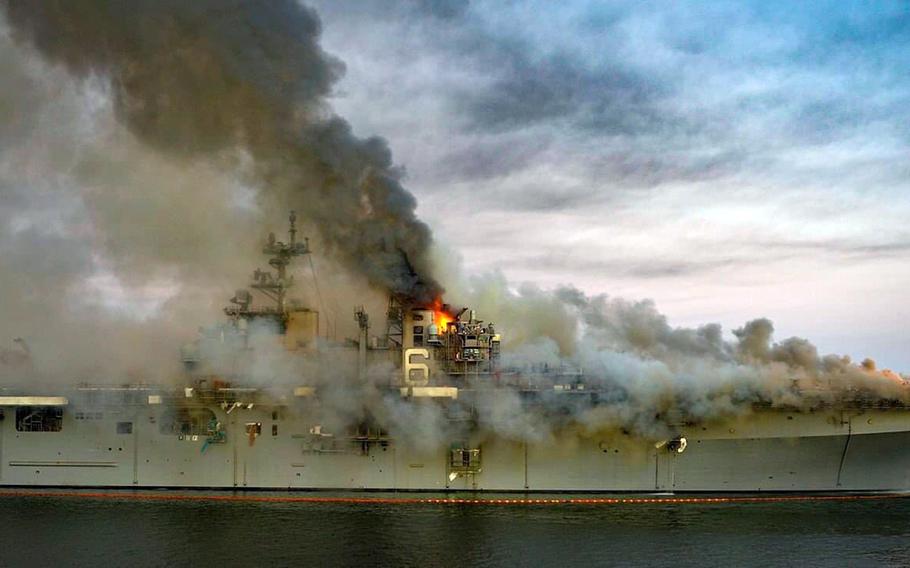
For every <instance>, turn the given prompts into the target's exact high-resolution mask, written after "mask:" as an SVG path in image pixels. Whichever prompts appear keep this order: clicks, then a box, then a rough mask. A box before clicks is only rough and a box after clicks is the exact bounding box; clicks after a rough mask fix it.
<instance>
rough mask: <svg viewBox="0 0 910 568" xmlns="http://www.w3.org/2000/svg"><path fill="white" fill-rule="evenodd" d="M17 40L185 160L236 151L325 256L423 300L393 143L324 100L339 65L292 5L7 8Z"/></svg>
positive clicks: (421, 239) (416, 244) (426, 281)
mask: <svg viewBox="0 0 910 568" xmlns="http://www.w3.org/2000/svg"><path fill="white" fill-rule="evenodd" d="M0 6H2V8H3V13H4V14H5V16H6V19H7V21H8V23H9V25H10V26H11V28H12V32H13V37H14V38H15V39H16V40H18V41H20V42H22V43H25V44H27V45H29V46H31V47H33V48H35V49H36V50H37V51H38V52H40V53H41V54H42V55H43V57H44V58H45V59H46V60H48V61H50V62H53V63H55V64H59V65H62V66H63V67H65V68H66V69H67V70H68V71H69V72H70V73H71V74H73V75H75V76H78V77H82V78H86V79H89V78H94V79H98V78H100V79H101V80H102V82H103V84H104V85H105V86H106V88H107V89H109V95H110V97H111V98H112V100H113V105H114V111H115V116H116V117H117V120H118V121H120V122H121V123H122V124H123V125H124V126H125V127H126V128H127V129H128V130H129V131H130V132H131V133H132V134H133V135H135V136H136V137H137V138H138V139H139V140H141V141H142V142H143V143H145V144H147V145H148V146H150V147H151V148H154V149H155V150H157V151H159V152H161V153H162V154H165V155H168V156H171V157H172V158H175V159H178V160H186V161H193V160H198V159H218V158H223V157H224V156H226V155H229V154H236V153H238V152H239V153H242V154H244V155H246V156H247V157H248V158H249V159H250V160H251V162H252V163H251V164H250V165H249V166H248V167H247V168H246V170H245V171H246V173H247V174H249V175H250V176H251V178H252V180H253V185H255V186H256V187H257V188H258V189H259V190H260V195H259V200H260V203H261V206H262V207H263V208H265V209H269V208H285V209H286V208H288V207H289V206H290V207H293V208H296V209H297V210H298V211H299V212H300V213H301V214H302V216H304V217H305V218H306V219H308V220H309V221H310V222H311V223H312V224H313V225H314V226H315V227H316V229H317V231H318V233H319V236H321V238H322V244H323V246H324V247H325V248H326V249H327V252H328V253H329V254H331V255H333V256H335V257H336V258H338V259H340V260H341V261H342V263H343V264H344V265H346V266H348V267H350V268H352V269H354V270H356V271H357V272H358V273H361V274H363V275H365V276H366V278H367V279H368V281H369V282H370V283H371V284H372V285H373V286H376V287H378V288H380V289H382V290H386V291H388V292H390V293H392V294H394V295H397V296H400V297H403V298H405V299H412V300H418V301H426V300H428V299H430V298H432V297H434V296H436V295H437V294H438V293H439V292H440V287H439V285H438V284H437V283H436V282H435V281H434V280H433V278H432V277H431V275H430V268H429V259H428V253H427V251H428V248H429V246H430V243H431V234H430V231H429V229H428V227H427V226H426V225H425V224H424V223H422V222H421V221H419V220H418V219H417V217H416V215H415V212H414V211H415V208H416V200H415V199H414V197H413V196H412V195H411V194H410V193H409V192H407V191H406V190H405V189H404V188H403V187H402V185H401V183H400V179H401V172H400V171H399V170H398V169H396V168H395V167H394V165H393V163H392V158H391V154H390V152H389V149H388V146H387V144H386V142H385V141H384V140H382V139H380V138H368V139H360V138H357V137H355V136H354V135H353V134H352V132H351V128H350V126H349V124H348V123H347V122H345V121H344V120H343V119H341V118H339V117H338V116H334V115H333V114H332V113H331V112H330V110H329V109H328V107H327V105H326V104H325V98H326V97H327V96H328V95H329V94H330V93H331V90H332V86H333V84H334V83H335V82H336V81H337V79H338V78H339V77H340V75H341V74H342V72H343V70H344V69H343V65H342V64H341V62H339V61H338V60H336V59H335V58H333V57H331V56H329V55H328V54H326V53H325V52H323V50H322V49H321V48H320V47H319V45H318V39H319V34H320V23H319V20H318V18H317V16H316V14H315V13H314V12H313V11H312V10H311V9H309V8H306V7H304V6H301V5H300V4H298V3H297V2H295V1H293V0H276V1H270V2H265V3H259V2H246V1H227V2H224V1H215V0H202V1H192V2H185V1H181V0H140V1H136V2H117V1H107V2H106V1H101V0H89V1H84V2H68V1H65V0H59V1H49V2H30V1H18V0H4V1H3V2H0Z"/></svg>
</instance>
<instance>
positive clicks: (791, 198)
mask: <svg viewBox="0 0 910 568" xmlns="http://www.w3.org/2000/svg"><path fill="white" fill-rule="evenodd" d="M310 4H311V5H312V6H313V7H315V8H316V10H317V12H318V14H319V17H320V18H321V20H322V24H323V37H322V45H323V47H324V48H325V49H326V51H328V52H329V53H331V54H333V55H336V56H337V57H338V58H339V59H341V60H342V61H343V62H344V64H345V73H344V76H343V78H342V79H341V80H340V81H339V82H338V84H337V85H336V88H335V91H334V92H333V94H332V97H331V103H332V105H333V107H334V108H335V109H336V111H337V112H338V113H339V114H341V115H342V116H344V117H345V118H347V119H348V120H349V121H350V122H351V124H352V125H353V127H354V131H355V133H356V134H357V135H360V136H366V135H380V136H382V137H384V138H386V139H387V140H388V142H389V145H390V147H391V149H392V151H393V155H394V159H395V161H396V162H397V163H398V164H400V166H401V167H402V168H404V170H405V171H406V172H407V175H406V178H405V180H404V183H405V185H406V187H407V188H408V189H409V190H410V191H412V192H413V193H414V194H415V196H416V197H417V199H418V203H419V205H418V213H419V214H420V216H421V217H422V218H423V219H424V220H425V221H426V222H427V223H429V225H430V226H431V227H432V229H433V231H434V233H435V234H436V239H437V240H438V241H439V242H442V243H445V245H446V246H447V247H449V248H450V249H452V250H453V251H454V252H455V253H456V254H457V255H459V256H460V257H461V260H462V262H463V265H464V268H465V269H466V270H467V271H468V272H469V273H471V274H484V273H488V272H490V271H501V272H502V273H503V274H504V275H505V276H506V277H507V278H508V279H509V280H510V281H511V282H513V283H515V284H516V285H517V283H522V282H530V283H533V284H536V285H538V286H540V287H543V288H553V287H556V286H558V285H562V284H572V285H575V286H577V287H578V288H580V289H582V290H584V291H585V292H588V293H589V294H598V293H606V294H609V295H611V296H621V297H626V298H629V299H644V298H650V299H653V300H654V301H655V302H656V304H657V307H658V308H659V309H660V310H661V311H663V312H664V313H666V314H667V315H668V317H669V319H670V323H671V324H673V325H686V326H690V325H699V324H702V323H706V322H718V323H721V324H723V326H724V328H725V329H727V330H730V329H732V328H736V327H739V326H741V325H742V324H743V323H744V322H745V321H747V320H749V319H752V318H755V317H768V318H770V319H772V320H773V321H774V322H775V327H776V337H778V338H784V337H788V336H791V335H796V336H801V337H809V338H811V339H812V340H813V341H814V342H815V343H816V344H817V345H818V347H819V350H820V351H821V352H823V353H827V352H836V353H844V354H849V355H851V356H853V357H854V358H856V359H861V358H863V357H866V356H869V357H872V358H873V359H875V360H876V361H878V363H879V365H880V366H885V367H890V368H894V369H896V370H899V371H904V372H906V371H910V349H908V346H910V331H908V326H907V325H906V323H905V322H906V320H907V317H908V315H910V310H908V307H907V305H908V302H907V299H908V294H907V292H906V290H907V288H908V285H910V262H908V261H910V225H908V223H907V219H908V218H910V75H908V74H907V73H906V69H907V68H908V66H910V7H908V6H907V5H906V4H905V3H902V2H886V1H882V2H872V3H861V2H842V1H840V2H800V3H793V2H773V1H772V2H769V1H761V2H729V3H698V2H687V3H669V2H582V1H571V2H502V1H498V2H484V1H472V2H458V1H453V2H444V1H431V0H424V1H417V0H415V1H408V2H386V1H379V0H376V1H360V0H358V1H353V0H351V1H339V0H317V1H314V2H311V3H310Z"/></svg>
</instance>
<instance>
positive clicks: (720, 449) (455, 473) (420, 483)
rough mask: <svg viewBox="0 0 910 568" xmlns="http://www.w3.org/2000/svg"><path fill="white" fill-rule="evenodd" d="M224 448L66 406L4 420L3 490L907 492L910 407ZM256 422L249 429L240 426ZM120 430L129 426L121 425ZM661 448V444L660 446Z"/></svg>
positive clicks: (261, 442) (304, 437) (256, 438)
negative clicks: (658, 432) (417, 443)
mask: <svg viewBox="0 0 910 568" xmlns="http://www.w3.org/2000/svg"><path fill="white" fill-rule="evenodd" d="M208 408H209V410H211V411H212V412H214V413H215V414H216V416H217V417H218V419H219V420H220V421H222V422H223V423H224V424H225V425H226V426H225V428H226V431H225V434H226V435H225V439H224V440H223V441H222V442H221V443H214V444H209V445H207V447H206V448H205V450H204V451H203V446H204V445H206V438H205V436H199V435H192V434H187V435H183V434H174V433H170V432H162V430H161V427H160V424H161V421H162V420H163V419H164V418H165V417H164V416H163V414H164V412H166V410H165V409H164V407H154V406H149V407H145V408H143V407H134V408H130V407H108V408H104V409H102V410H100V411H96V412H83V413H76V412H71V411H70V410H69V409H67V411H66V412H65V413H64V414H63V418H62V427H61V428H60V430H59V431H53V432H28V431H26V432H23V431H19V430H18V429H17V427H16V421H15V420H11V419H9V418H10V414H11V413H12V412H14V409H13V408H9V407H7V408H6V414H7V416H6V418H7V419H5V420H3V421H0V486H65V487H99V486H104V487H176V488H226V489H292V490H293V489H300V490H317V489H344V490H390V491H409V490H410V491H459V490H468V491H471V490H477V491H480V490H482V491H497V492H499V491H522V492H523V491H529V492H533V491H541V492H573V491H579V492H581V491H585V492H631V491H639V492H663V491H668V492H687V491H692V492H727V491H730V492H757V491H826V492H835V491H851V492H854V491H907V490H910V452H908V451H907V450H906V448H907V447H910V411H908V410H905V409H898V408H895V409H865V410H826V411H821V410H819V411H814V412H793V411H785V410H774V409H763V410H756V411H755V412H753V413H751V414H749V415H748V416H745V417H741V418H737V419H731V420H724V421H718V422H716V423H712V424H701V425H694V426H687V427H681V428H680V431H679V432H680V434H681V435H682V436H684V437H685V438H686V439H687V446H686V448H685V450H684V451H683V452H679V451H671V450H668V448H667V446H666V445H664V444H662V443H661V441H659V440H658V441H656V442H655V441H649V440H642V439H635V438H632V437H629V436H627V435H623V434H621V433H618V432H612V433H604V434H602V435H595V434H591V433H587V434H585V435H581V434H579V433H574V432H564V433H562V434H558V435H554V436H553V437H552V438H551V439H548V440H541V441H535V442H527V443H525V442H521V441H512V440H506V439H503V438H499V437H496V436H485V437H483V438H478V439H475V440H471V441H470V443H471V445H472V446H474V447H476V448H478V450H479V451H478V460H477V462H476V463H473V464H471V467H470V468H465V467H462V465H463V464H461V463H459V462H458V461H457V460H453V458H452V453H451V451H450V449H449V448H447V447H440V448H438V449H433V450H419V449H414V448H409V447H407V446H405V445H403V444H399V443H396V442H395V441H394V440H383V441H382V442H381V443H379V442H376V441H375V440H372V441H367V440H360V441H358V440H348V441H346V442H345V443H344V444H342V445H341V446H340V447H339V446H336V447H332V448H331V449H319V448H316V449H314V447H313V444H312V441H311V432H310V428H311V425H310V423H308V422H307V421H306V420H305V419H303V418H297V417H291V416H287V417H284V416H282V417H281V418H277V417H276V415H275V414H272V413H271V412H270V411H268V410H266V409H262V410H258V409H255V410H246V409H243V410H238V411H236V412H234V413H232V414H230V415H228V414H226V413H225V411H224V410H223V409H222V408H220V407H218V406H211V407H208ZM251 423H252V424H259V425H260V426H261V432H259V434H258V435H252V436H251V435H248V433H247V431H248V430H247V428H248V426H247V425H248V424H251ZM127 424H128V425H129V426H128V427H127V426H126V425H127ZM658 446H660V447H658Z"/></svg>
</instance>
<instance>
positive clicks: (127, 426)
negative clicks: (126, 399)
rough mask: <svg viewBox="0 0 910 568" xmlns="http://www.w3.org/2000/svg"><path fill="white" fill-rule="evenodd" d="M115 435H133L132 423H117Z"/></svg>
mask: <svg viewBox="0 0 910 568" xmlns="http://www.w3.org/2000/svg"><path fill="white" fill-rule="evenodd" d="M117 433H118V434H132V433H133V423H132V422H118V423H117Z"/></svg>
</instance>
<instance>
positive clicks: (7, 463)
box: [0, 214, 910, 491]
mask: <svg viewBox="0 0 910 568" xmlns="http://www.w3.org/2000/svg"><path fill="white" fill-rule="evenodd" d="M310 252H311V251H310V247H309V243H308V241H307V240H306V239H303V240H298V238H297V228H296V218H295V217H294V216H293V214H292V215H291V218H290V230H289V233H288V239H287V241H286V242H284V241H280V240H277V239H276V237H275V236H274V235H270V236H269V239H268V241H267V243H266V244H265V246H264V248H263V253H264V254H265V255H266V256H267V257H268V264H269V267H270V268H269V269H266V270H262V269H257V270H256V271H255V272H254V273H253V278H252V282H251V284H250V286H249V289H242V290H238V291H237V292H236V293H235V295H234V297H233V298H232V299H231V300H230V304H229V306H228V307H227V308H225V310H224V311H225V315H226V317H227V321H226V322H224V323H222V324H219V325H216V326H214V327H211V328H207V329H205V330H203V332H202V333H201V335H200V337H199V339H198V340H197V341H196V342H194V343H193V344H191V345H187V346H186V347H185V348H184V349H183V350H182V353H181V356H182V360H183V363H184V367H185V373H186V374H185V377H183V380H182V384H180V385H179V386H176V387H175V386H156V385H145V384H131V385H124V386H108V385H89V384H81V385H74V386H73V388H71V389H67V390H65V391H64V392H59V393H54V394H53V396H47V395H40V396H39V395H37V394H35V393H32V392H28V390H27V389H23V388H21V387H6V388H4V389H2V390H0V485H29V486H117V487H211V488H268V489H278V488H282V489H375V490H433V491H445V490H491V491H904V490H908V489H910V455H908V454H907V452H905V451H904V448H905V447H906V445H907V444H908V442H910V409H908V408H907V407H906V406H905V405H903V404H901V403H898V402H895V401H889V400H879V399H875V398H871V399H870V398H862V397H857V398H855V399H851V400H839V401H838V402H836V403H835V402H832V403H827V404H820V405H815V406H812V407H809V408H797V407H788V406H771V405H768V404H762V403H758V402H757V403H756V404H754V405H753V407H752V409H751V411H750V412H748V413H744V414H741V415H737V416H728V417H724V418H717V419H712V420H693V419H692V418H691V417H689V416H687V415H685V414H684V413H680V414H678V415H668V416H665V417H662V418H661V424H662V426H663V427H662V429H661V430H660V432H655V433H654V434H653V435H650V436H648V435H642V434H641V433H636V432H634V431H630V430H628V429H625V428H621V427H615V428H602V429H597V428H582V427H579V426H578V425H577V424H573V423H572V422H571V420H568V419H566V420H564V421H563V422H560V415H561V414H565V415H566V416H569V415H571V413H572V412H573V411H574V410H576V409H578V408H585V409H595V410H596V409H597V408H598V407H599V405H604V404H607V403H608V402H609V401H611V400H612V399H613V398H615V396H616V393H615V392H614V391H607V390H604V387H603V385H601V384H598V383H597V381H593V380H589V379H587V378H586V377H585V375H584V373H583V372H581V370H575V369H546V370H545V372H540V373H528V372H526V371H525V372H523V371H520V370H516V369H512V368H507V367H505V366H504V365H503V364H502V361H501V357H500V345H501V342H502V338H501V336H500V333H499V330H498V329H497V328H496V327H495V326H494V324H493V323H490V322H484V321H482V320H480V319H479V318H478V316H477V314H476V313H475V312H474V311H473V310H471V309H469V308H453V307H451V306H449V305H446V304H443V303H442V301H441V300H434V301H432V302H430V303H415V302H413V301H411V300H408V299H406V298H396V297H393V298H391V299H390V301H389V305H388V310H387V313H386V325H385V334H384V335H383V336H371V335H370V330H371V322H370V317H369V315H368V314H367V313H366V311H365V310H364V309H363V308H362V307H361V308H357V309H355V311H354V317H355V320H356V322H357V325H358V329H359V334H358V337H357V338H356V339H352V340H348V341H345V342H335V341H332V340H330V339H329V338H327V337H326V334H325V333H324V330H323V329H321V326H322V325H323V324H324V322H322V321H321V320H320V313H319V311H318V310H315V309H312V308H309V307H305V306H303V305H302V304H300V303H298V302H296V301H294V300H293V299H291V298H290V297H289V291H290V290H291V289H292V288H293V286H294V284H295V282H294V278H293V276H292V274H291V271H290V268H291V265H292V263H293V261H294V260H295V259H297V258H300V257H305V256H306V255H308V254H310ZM263 350H265V351H267V352H275V353H277V355H275V356H276V357H280V360H281V361H282V362H283V363H284V362H289V363H288V364H287V365H285V366H286V367H287V368H288V369H290V370H289V371H287V373H286V374H287V375H289V376H290V377H291V378H292V379H293V381H290V382H288V381H287V380H286V381H284V382H278V383H275V384H272V383H263V382H262V381H261V380H254V375H255V373H256V367H257V365H259V366H261V363H262V359H261V358H257V357H258V354H259V353H260V352H262V351H263ZM269 350H271V351H269ZM23 353H27V349H26V350H24V351H23ZM22 357H24V356H20V357H19V358H20V359H21V358H22ZM297 362H299V363H300V364H301V365H302V367H301V368H305V369H308V371H307V373H303V372H301V373H299V374H295V373H297V369H298V368H297V367H296V366H294V365H295V364H296V363H297ZM348 363H350V364H348ZM329 372H333V373H335V372H337V373H340V374H341V375H343V377H342V379H343V380H342V382H343V381H344V380H349V381H352V384H358V385H363V384H367V385H368V386H369V389H364V390H365V391H366V392H368V395H369V396H370V397H372V398H371V399H370V400H372V401H379V403H380V404H379V407H380V410H377V409H373V410H372V411H371V410H370V409H366V410H363V409H362V408H355V409H354V412H352V413H351V414H350V415H349V416H347V417H345V418H344V419H337V420H332V418H331V416H328V415H329V414H331V412H329V411H328V410H327V409H331V408H334V407H333V406H332V404H334V403H336V402H337V401H336V399H337V397H338V392H339V390H338V389H339V387H338V386H337V385H336V384H335V383H334V382H332V381H333V380H334V379H331V380H330V379H328V378H326V377H325V376H323V375H325V374H327V373H329ZM298 379H299V380H298ZM333 389H334V390H333ZM355 406H356V405H355ZM484 412H488V413H489V412H492V413H496V414H497V416H499V417H500V419H501V420H502V422H504V423H506V424H509V428H506V429H495V428H490V427H488V426H487V425H485V424H484V423H483V420H481V419H480V417H481V416H483V414H484ZM670 414H672V413H670ZM428 416H429V417H431V418H432V420H428V419H427V417H428ZM544 419H546V420H549V421H555V422H556V423H557V424H559V427H557V428H551V429H549V430H547V433H546V434H545V435H536V434H533V433H532V431H534V430H535V421H536V420H544Z"/></svg>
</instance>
